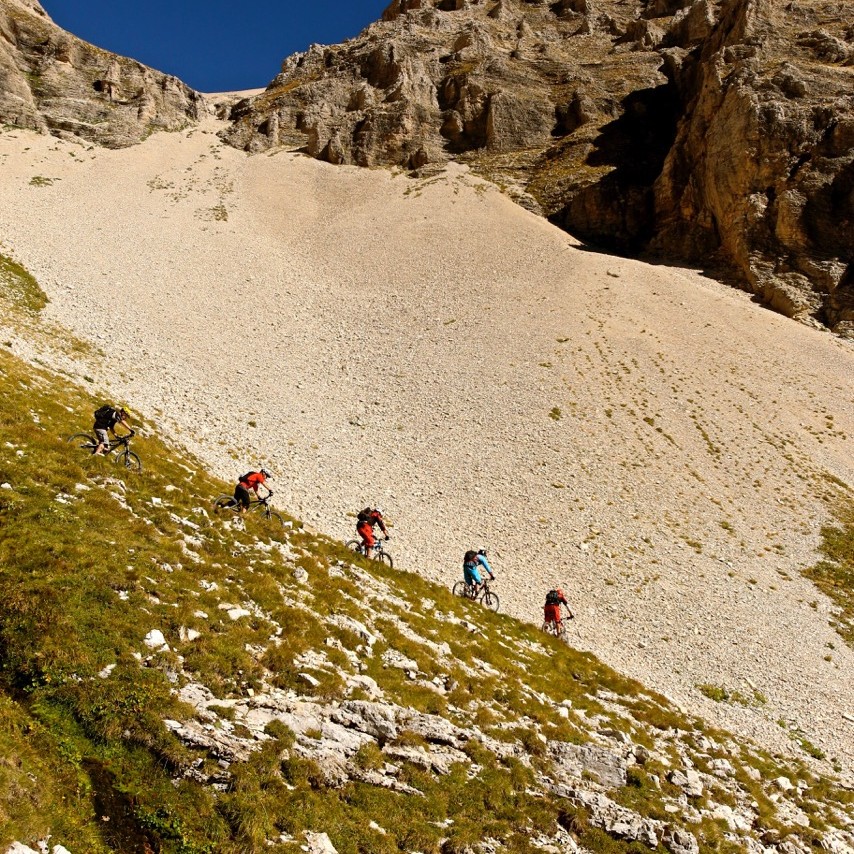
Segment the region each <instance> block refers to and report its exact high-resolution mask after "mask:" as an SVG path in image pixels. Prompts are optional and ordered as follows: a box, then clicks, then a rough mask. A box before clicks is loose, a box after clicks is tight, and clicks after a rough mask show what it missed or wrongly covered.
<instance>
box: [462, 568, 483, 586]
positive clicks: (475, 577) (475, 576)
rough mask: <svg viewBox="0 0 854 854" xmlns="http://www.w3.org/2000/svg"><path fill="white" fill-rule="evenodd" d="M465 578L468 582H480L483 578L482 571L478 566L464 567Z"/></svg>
mask: <svg viewBox="0 0 854 854" xmlns="http://www.w3.org/2000/svg"><path fill="white" fill-rule="evenodd" d="M463 578H464V579H465V581H466V584H480V582H481V578H480V573H479V572H478V571H477V567H476V566H475V567H472V568H471V569H469V567H468V566H464V567H463Z"/></svg>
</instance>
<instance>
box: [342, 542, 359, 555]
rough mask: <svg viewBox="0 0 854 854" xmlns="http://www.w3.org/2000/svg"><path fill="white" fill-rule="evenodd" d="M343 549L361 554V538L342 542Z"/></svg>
mask: <svg viewBox="0 0 854 854" xmlns="http://www.w3.org/2000/svg"><path fill="white" fill-rule="evenodd" d="M344 548H345V549H350V551H351V552H356V554H359V555H360V554H363V552H362V541H361V540H347V542H346V543H344Z"/></svg>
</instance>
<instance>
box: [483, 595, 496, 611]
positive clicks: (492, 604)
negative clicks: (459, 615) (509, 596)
mask: <svg viewBox="0 0 854 854" xmlns="http://www.w3.org/2000/svg"><path fill="white" fill-rule="evenodd" d="M480 601H481V602H483V605H484V607H485V608H488V609H489V610H490V611H497V610H498V596H497V595H496V594H495V593H493V592H492V591H491V590H487V591H486V593H484V594H483V596H482V597H481V600H480Z"/></svg>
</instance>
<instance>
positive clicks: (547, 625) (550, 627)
mask: <svg viewBox="0 0 854 854" xmlns="http://www.w3.org/2000/svg"><path fill="white" fill-rule="evenodd" d="M540 628H541V631H544V632H545V633H546V634H547V635H553V634H554V633H555V624H554V623H553V622H552V621H551V620H546V621H545V622H544V623H543V625H542V626H541V627H540Z"/></svg>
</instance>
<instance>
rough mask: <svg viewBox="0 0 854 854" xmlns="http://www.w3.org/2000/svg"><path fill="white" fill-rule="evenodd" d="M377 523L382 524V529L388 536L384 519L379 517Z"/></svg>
mask: <svg viewBox="0 0 854 854" xmlns="http://www.w3.org/2000/svg"><path fill="white" fill-rule="evenodd" d="M377 524H378V525H379V526H380V530H381V531H382V532H383V533H384V534H385V535H386V536H388V531H387V530H386V527H385V522H383V520H382V519H381V518H377Z"/></svg>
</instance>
